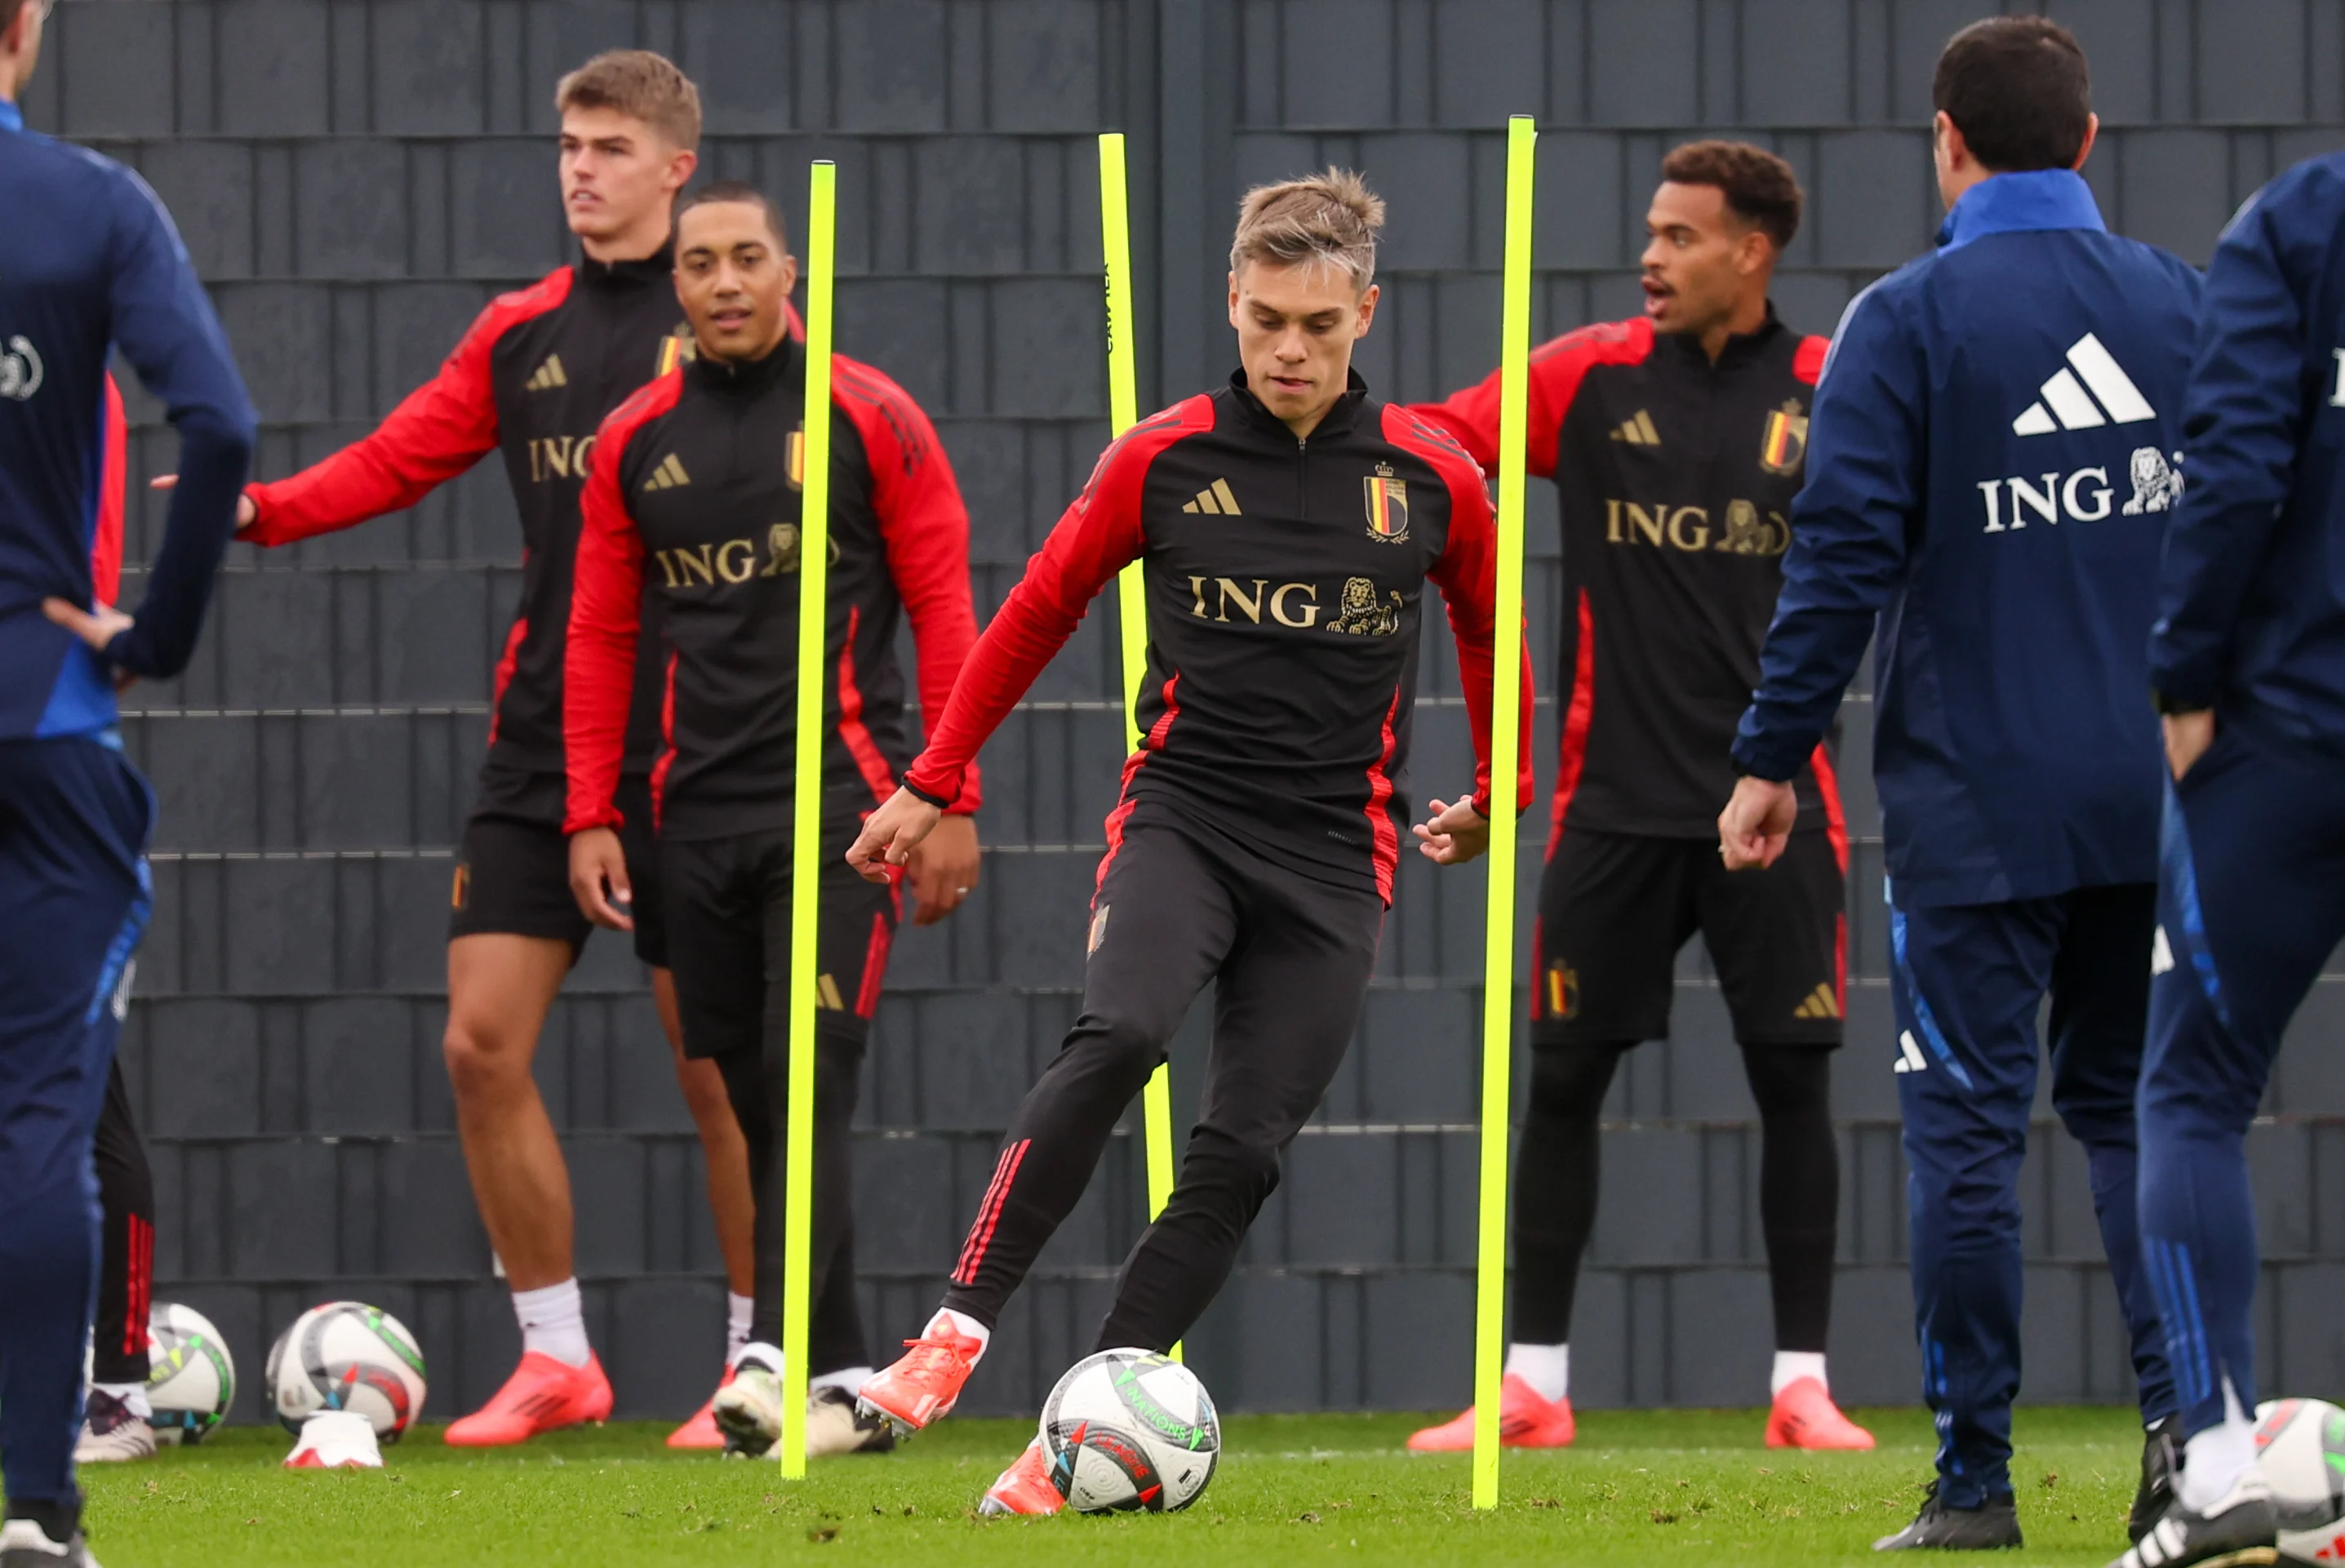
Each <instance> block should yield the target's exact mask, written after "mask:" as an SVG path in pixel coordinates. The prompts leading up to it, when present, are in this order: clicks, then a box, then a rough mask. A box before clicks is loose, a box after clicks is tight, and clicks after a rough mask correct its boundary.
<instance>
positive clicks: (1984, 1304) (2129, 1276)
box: [1890, 883, 2174, 1508]
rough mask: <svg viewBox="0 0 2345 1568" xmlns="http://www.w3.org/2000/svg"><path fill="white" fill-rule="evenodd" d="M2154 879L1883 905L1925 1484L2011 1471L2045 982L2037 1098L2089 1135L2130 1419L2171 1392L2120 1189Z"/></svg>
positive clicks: (2130, 1213) (2157, 1411) (2129, 1176)
mask: <svg viewBox="0 0 2345 1568" xmlns="http://www.w3.org/2000/svg"><path fill="white" fill-rule="evenodd" d="M2155 911H2156V900H2155V890H2154V889H2153V888H2151V887H2150V886H2149V885H2148V884H2147V883H2143V884H2141V885H2139V886H2130V887H2105V888H2080V889H2077V890H2076V891H2071V892H2067V893H2063V894H2060V895H2058V896H2057V897H2054V898H2046V899H2029V900H2023V901H2016V902H2012V903H2000V904H1971V905H1960V906H1953V907H1941V908H1929V909H1914V910H1901V909H1897V908H1894V907H1893V908H1892V909H1891V911H1890V943H1891V951H1892V954H1893V959H1894V963H1893V966H1892V970H1891V980H1890V988H1891V991H1892V993H1893V996H1894V999H1895V1002H1896V1008H1897V1029H1898V1040H1897V1057H1896V1063H1895V1067H1896V1071H1897V1073H1898V1074H1899V1076H1898V1079H1897V1089H1898V1101H1899V1105H1900V1106H1901V1108H1902V1109H1903V1114H1904V1122H1905V1137H1904V1142H1905V1161H1906V1165H1907V1167H1908V1168H1909V1170H1910V1171H1911V1172H1912V1175H1911V1176H1910V1177H1909V1178H1908V1183H1907V1188H1906V1196H1907V1201H1908V1203H1909V1205H1910V1207H1911V1209H1912V1219H1911V1226H1912V1235H1911V1238H1910V1244H1911V1247H1912V1254H1913V1268H1914V1319H1915V1329H1916V1333H1917V1337H1918V1338H1919V1339H1920V1341H1921V1346H1922V1384H1923V1391H1924V1394H1925V1395H1926V1396H1927V1397H1928V1399H1929V1402H1930V1409H1931V1410H1932V1412H1933V1413H1934V1415H1935V1416H1936V1418H1937V1426H1938V1477H1939V1492H1940V1495H1941V1496H1943V1497H1944V1499H1945V1500H1946V1501H1947V1502H1949V1503H1951V1504H1953V1505H1954V1506H1955V1507H1957V1508H1974V1507H1976V1506H1977V1505H1978V1504H1979V1502H1981V1501H1982V1500H1984V1499H1985V1498H1986V1497H1988V1496H1990V1495H1998V1494H2003V1493H2007V1492H2010V1491H2011V1476H2010V1462H2011V1404H2012V1400H2014V1398H2015V1397H2016V1396H2017V1394H2018V1392H2019V1313H2020V1296H2021V1288H2022V1281H2023V1278H2024V1272H2023V1269H2022V1266H2021V1259H2020V1212H2019V1171H2020V1166H2021V1163H2022V1161H2024V1160H2025V1157H2026V1154H2027V1122H2028V1115H2029V1112H2030V1111H2031V1109H2032V1108H2033V1106H2034V1104H2035V1074H2036V1070H2037V1063H2038V1059H2039V1058H2040V1056H2041V1055H2042V1054H2043V1047H2042V1045H2041V1044H2039V1042H2038V1040H2037V1038H2036V1013H2037V1010H2038V1008H2039V1006H2040V1005H2041V1003H2043V1001H2044V999H2045V997H2046V995H2047V994H2048V995H2049V996H2050V997H2051V999H2052V1019H2051V1033H2052V1038H2051V1047H2052V1104H2053V1105H2054V1107H2055V1108H2056V1110H2057V1111H2058V1112H2059V1115H2060V1119H2061V1121H2062V1122H2063V1123H2064V1124H2065V1125H2066V1126H2067V1129H2068V1131H2069V1132H2070V1133H2071V1134H2073V1135H2075V1137H2076V1141H2077V1142H2078V1143H2080V1144H2082V1145H2084V1146H2085V1156H2086V1167H2087V1169H2088V1171H2089V1172H2090V1175H2091V1180H2092V1186H2093V1211H2094V1213H2095V1215H2096V1217H2098V1219H2099V1221H2100V1229H2101V1246H2102V1248H2103V1250H2104V1251H2105V1252H2106V1254H2107V1257H2108V1260H2109V1272H2110V1274H2111V1275H2112V1276H2113V1277H2114V1278H2115V1280H2116V1284H2117V1298H2118V1300H2119V1302H2120V1303H2121V1304H2122V1306H2123V1307H2124V1309H2125V1315H2126V1324H2127V1329H2129V1330H2130V1332H2131V1335H2132V1341H2133V1364H2134V1373H2135V1377H2136V1379H2137V1381H2138V1383H2139V1387H2140V1392H2141V1411H2142V1419H2143V1420H2144V1421H2154V1420H2162V1419H2163V1418H2164V1417H2165V1416H2167V1414H2169V1413H2171V1411H2172V1410H2173V1408H2174V1389H2173V1380H2172V1379H2171V1378H2170V1376H2169V1375H2168V1374H2167V1366H2166V1353H2165V1341H2164V1339H2163V1337H2162V1335H2161V1333H2160V1331H2159V1329H2158V1322H2157V1308H2156V1305H2155V1302H2154V1298H2153V1297H2152V1295H2151V1293H2150V1290H2149V1288H2148V1286H2147V1282H2146V1281H2145V1280H2144V1279H2143V1278H2142V1273H2143V1271H2142V1268H2141V1252H2140V1246H2139V1242H2138V1239H2137V1225H2136V1217H2135V1208H2134V1189H2135V1140H2134V1095H2135V1090H2136V1087H2137V1083H2138V1080H2139V1074H2140V1068H2141V1058H2142V1033H2143V1029H2144V1026H2145V1023H2146V1017H2147V1011H2148V1003H2149V953H2150V942H2151V937H2152V933H2153V931H2154V929H2155V923H2156V912H2155Z"/></svg>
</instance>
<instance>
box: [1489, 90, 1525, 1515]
mask: <svg viewBox="0 0 2345 1568" xmlns="http://www.w3.org/2000/svg"><path fill="white" fill-rule="evenodd" d="M1537 142H1538V127H1536V126H1534V125H1533V124H1532V122H1531V117H1529V116H1528V115H1517V116H1515V117H1513V118H1511V119H1509V120H1508V122H1507V249H1506V273H1505V277H1506V285H1505V294H1504V305H1503V308H1502V310H1501V311H1500V312H1499V334H1500V335H1499V341H1498V366H1499V380H1498V607H1497V658H1496V659H1495V660H1494V661H1493V663H1494V665H1495V666H1496V668H1497V680H1496V684H1495V688H1494V690H1493V691H1492V694H1491V698H1490V791H1491V809H1490V911H1489V923H1488V932H1489V945H1488V948H1487V951H1486V952H1485V953H1484V955H1483V967H1482V1150H1481V1154H1482V1161H1481V1178H1482V1179H1481V1205H1480V1209H1481V1212H1480V1218H1479V1221H1478V1226H1479V1230H1478V1233H1477V1240H1478V1245H1477V1247H1476V1248H1475V1257H1474V1506H1475V1507H1477V1508H1496V1507H1497V1506H1498V1380H1499V1375H1500V1369H1501V1366H1502V1363H1503V1360H1504V1357H1505V1352H1506V1343H1505V1334H1506V1316H1507V1133H1508V1109H1507V1101H1508V1095H1507V1090H1508V1078H1509V1077H1510V1076H1511V1075H1512V1074H1513V1072H1514V1038H1515V774H1516V771H1517V769H1518V766H1519V762H1520V753H1519V750H1518V738H1519V737H1518V725H1519V724H1520V722H1521V718H1522V700H1521V699H1522V664H1521V658H1522V655H1521V652H1520V649H1521V637H1522V624H1523V482H1524V480H1525V478H1526V477H1527V476H1526V474H1525V472H1524V469H1525V459H1524V448H1525V447H1526V446H1527V445H1528V431H1529V425H1530V379H1529V378H1530V362H1531V158H1532V149H1533V147H1534V145H1535V144H1536V143H1537Z"/></svg>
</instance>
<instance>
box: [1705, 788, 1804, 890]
mask: <svg viewBox="0 0 2345 1568" xmlns="http://www.w3.org/2000/svg"><path fill="white" fill-rule="evenodd" d="M1799 816H1800V800H1799V797H1798V796H1797V795H1796V794H1794V793H1793V792H1792V786H1791V785H1790V784H1788V783H1782V782H1778V781H1777V780H1774V779H1753V778H1751V776H1750V775H1749V774H1747V773H1746V774H1744V775H1743V776H1742V777H1741V779H1736V780H1735V783H1734V796H1733V799H1730V800H1728V801H1727V803H1726V809H1725V810H1723V811H1721V812H1720V813H1719V814H1718V852H1719V854H1720V855H1721V856H1722V857H1723V858H1724V859H1725V861H1726V869H1727V870H1728V871H1752V870H1757V871H1765V870H1766V869H1767V868H1768V867H1769V866H1771V865H1773V864H1774V863H1775V862H1776V861H1777V860H1781V859H1782V856H1783V851H1784V850H1785V849H1786V848H1788V847H1789V846H1790V844H1791V842H1792V824H1793V823H1795V822H1796V821H1798V820H1799Z"/></svg>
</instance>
